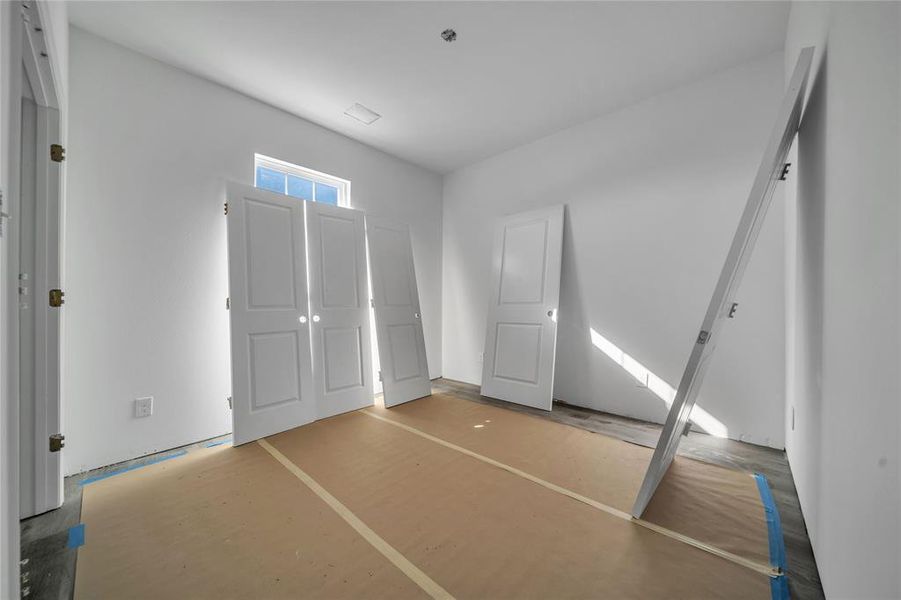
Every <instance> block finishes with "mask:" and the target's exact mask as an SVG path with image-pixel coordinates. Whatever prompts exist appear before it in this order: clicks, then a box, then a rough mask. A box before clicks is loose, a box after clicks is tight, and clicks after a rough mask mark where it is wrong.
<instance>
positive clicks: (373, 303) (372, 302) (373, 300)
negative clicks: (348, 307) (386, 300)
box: [369, 298, 375, 308]
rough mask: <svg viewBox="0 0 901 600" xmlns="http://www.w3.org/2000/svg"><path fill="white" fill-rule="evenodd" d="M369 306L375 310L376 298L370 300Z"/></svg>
mask: <svg viewBox="0 0 901 600" xmlns="http://www.w3.org/2000/svg"><path fill="white" fill-rule="evenodd" d="M369 306H371V307H372V308H375V298H370V299H369Z"/></svg>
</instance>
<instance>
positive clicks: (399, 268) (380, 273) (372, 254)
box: [366, 216, 432, 407]
mask: <svg viewBox="0 0 901 600" xmlns="http://www.w3.org/2000/svg"><path fill="white" fill-rule="evenodd" d="M366 234H367V236H368V240H369V260H370V264H371V267H372V295H373V307H374V308H375V323H376V333H377V334H378V335H377V337H378V347H379V362H380V363H381V370H382V385H383V388H384V390H383V391H384V398H385V406H388V407H390V406H395V405H397V404H402V403H404V402H408V401H410V400H415V399H416V398H422V397H423V396H428V395H429V394H431V393H432V384H431V381H430V380H429V366H428V362H427V361H426V354H425V338H424V337H423V334H422V314H421V312H420V307H419V291H418V288H417V286H416V270H415V268H414V265H413V247H412V244H411V242H410V231H409V228H408V227H407V226H406V225H404V224H402V223H397V222H394V221H391V220H389V219H384V218H379V217H368V216H367V217H366Z"/></svg>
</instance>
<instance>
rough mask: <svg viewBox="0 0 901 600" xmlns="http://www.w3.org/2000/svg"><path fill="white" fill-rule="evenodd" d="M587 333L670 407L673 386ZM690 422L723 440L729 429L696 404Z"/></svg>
mask: <svg viewBox="0 0 901 600" xmlns="http://www.w3.org/2000/svg"><path fill="white" fill-rule="evenodd" d="M589 332H590V334H591V343H592V344H594V347H595V348H597V349H598V350H600V351H601V352H603V353H604V354H606V355H607V356H609V357H610V359H611V360H613V362H615V363H616V364H618V365H619V366H621V367H622V368H623V369H625V370H626V371H627V372H628V373H629V375H631V376H632V377H634V378H635V379H637V380H638V382H639V383H641V385H643V386H644V387H646V388H648V389H649V390H651V391H652V392H653V393H654V395H655V396H657V397H658V398H660V399H661V400H663V402H664V403H665V404H666V407H667V408H669V407H670V406H672V404H673V400H674V399H675V398H676V390H675V388H673V386H671V385H670V384H668V383H667V382H665V381H664V380H662V379H661V378H659V377H657V376H656V375H655V374H653V373H651V371H649V370H648V368H647V367H646V366H644V365H643V364H641V363H640V362H638V361H637V360H635V359H634V358H632V357H631V356H630V355H628V354H626V353H625V352H623V351H622V349H621V348H620V347H619V346H617V345H616V344H614V343H613V342H611V341H610V340H608V339H607V338H605V337H604V336H602V335H601V334H600V333H598V332H597V331H595V330H594V328H589ZM691 422H692V423H694V424H695V425H697V426H698V427H700V428H701V429H703V430H704V431H705V432H707V433H709V434H710V435H712V436H715V437H721V438H724V437H727V436H728V435H729V429H728V428H727V427H726V426H725V425H724V424H723V423H722V421H720V420H719V419H717V418H716V417H714V416H713V415H711V414H710V413H709V412H707V411H706V410H704V409H703V408H701V406H700V405H698V404H695V406H694V408H693V409H692V411H691Z"/></svg>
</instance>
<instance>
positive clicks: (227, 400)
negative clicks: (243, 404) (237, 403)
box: [225, 396, 232, 410]
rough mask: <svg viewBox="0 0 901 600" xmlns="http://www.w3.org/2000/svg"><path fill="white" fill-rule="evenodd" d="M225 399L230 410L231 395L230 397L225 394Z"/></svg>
mask: <svg viewBox="0 0 901 600" xmlns="http://www.w3.org/2000/svg"><path fill="white" fill-rule="evenodd" d="M225 401H226V402H228V410H231V409H232V397H231V396H227V397H226V398H225Z"/></svg>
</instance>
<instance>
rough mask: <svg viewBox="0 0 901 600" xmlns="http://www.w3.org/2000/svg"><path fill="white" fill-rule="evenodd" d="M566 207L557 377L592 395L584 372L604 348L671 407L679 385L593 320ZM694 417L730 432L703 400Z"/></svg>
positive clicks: (709, 428)
mask: <svg viewBox="0 0 901 600" xmlns="http://www.w3.org/2000/svg"><path fill="white" fill-rule="evenodd" d="M564 210H565V212H564V217H565V218H564V220H563V265H562V270H561V277H560V279H561V287H560V321H559V323H558V340H559V341H558V344H559V346H560V347H559V349H560V350H562V351H563V353H565V358H564V359H563V360H561V353H558V355H557V361H556V377H555V379H556V381H558V382H559V381H562V380H568V381H570V382H572V381H575V382H577V383H576V386H577V390H578V394H579V395H580V396H581V397H588V396H590V395H591V394H592V390H591V389H589V386H590V383H589V380H588V378H587V377H585V375H584V374H585V373H589V372H590V365H589V363H590V361H591V360H592V359H593V356H596V355H597V354H596V353H597V351H598V350H600V351H601V352H603V354H604V355H606V357H607V358H609V359H610V360H611V361H613V364H615V365H617V366H618V367H620V368H622V369H623V370H624V371H625V372H626V373H628V374H629V375H631V376H632V377H633V378H634V379H635V380H636V381H638V383H639V387H642V388H644V389H646V390H648V391H650V392H651V393H653V394H654V395H655V396H656V397H657V398H658V399H659V400H660V401H661V402H662V405H663V406H664V407H665V409H666V411H669V408H670V406H672V404H673V400H674V399H675V397H676V390H675V388H674V387H673V386H671V385H670V384H669V383H667V382H666V381H664V380H663V379H662V378H661V377H659V376H658V375H656V374H655V373H653V372H652V371H651V370H650V369H648V368H647V367H646V366H644V365H643V364H642V363H641V362H639V361H638V360H636V359H635V358H634V357H633V356H631V355H630V354H628V353H626V352H624V351H623V350H622V349H621V348H619V347H618V346H617V345H616V344H614V343H613V342H611V341H610V340H609V339H607V338H606V337H604V336H603V335H602V334H601V333H599V332H598V331H597V330H596V329H595V328H594V327H592V325H591V323H590V322H589V321H590V318H589V316H588V314H587V312H586V310H585V305H584V303H583V301H582V298H583V291H582V286H581V283H580V280H579V273H578V268H577V266H576V262H575V244H574V241H573V232H572V221H571V218H572V217H571V214H570V208H569V206H568V205H567V206H566V207H565V209H564ZM560 342H562V343H560ZM570 347H575V348H577V349H578V350H577V351H575V352H567V349H569V348H570ZM554 397H555V398H564V394H563V393H562V392H561V391H560V390H559V389H555V390H554ZM564 399H565V398H564ZM691 421H692V423H694V424H695V425H697V426H698V427H700V428H701V429H702V430H703V431H704V432H706V433H708V434H710V435H713V436H716V437H720V438H726V437H728V436H729V430H728V428H727V427H726V425H725V424H724V423H723V422H722V421H720V420H719V419H717V418H716V417H714V416H713V415H712V414H710V413H709V412H708V411H706V410H705V409H704V408H702V407H701V406H700V404H695V407H694V409H693V412H692V416H691Z"/></svg>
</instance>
